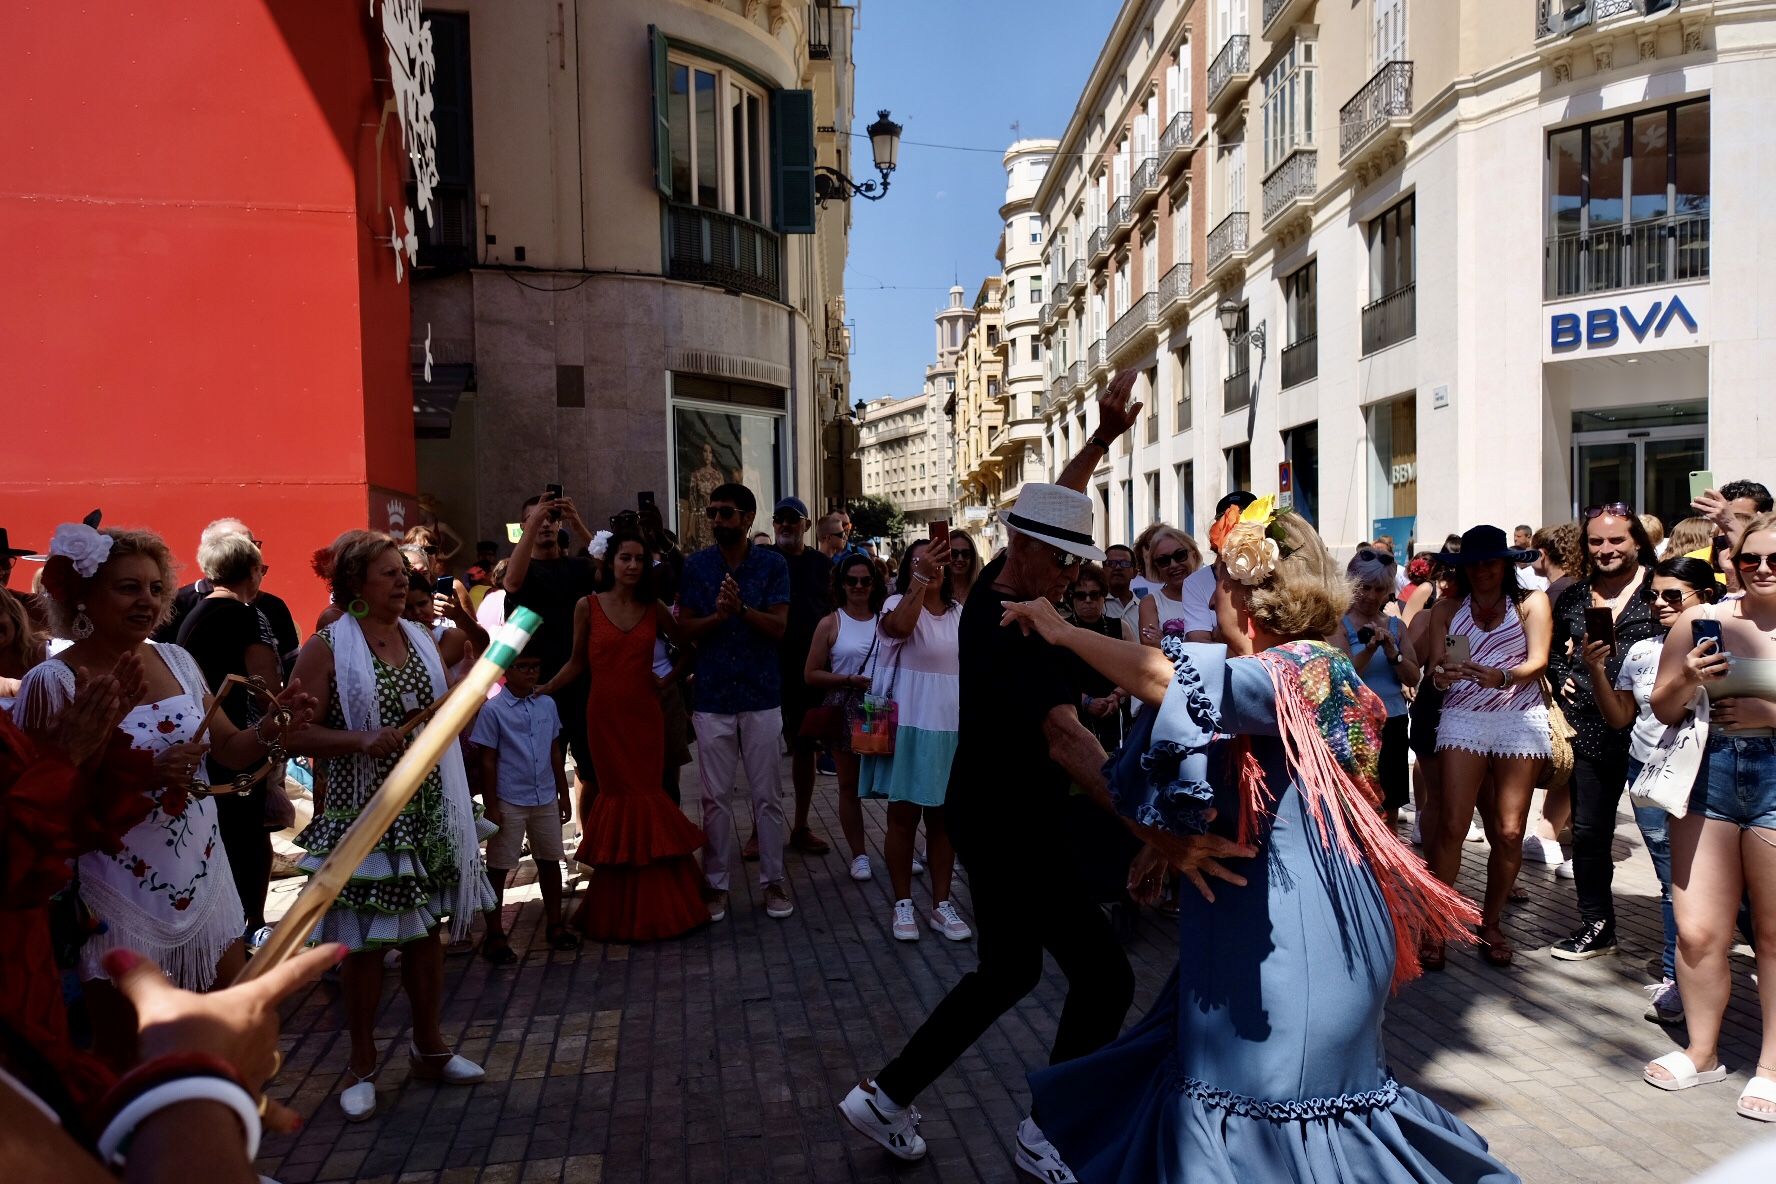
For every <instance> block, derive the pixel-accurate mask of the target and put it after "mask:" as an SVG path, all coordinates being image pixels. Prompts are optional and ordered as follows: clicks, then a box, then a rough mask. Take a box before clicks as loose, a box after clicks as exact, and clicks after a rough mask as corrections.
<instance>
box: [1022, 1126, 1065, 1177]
mask: <svg viewBox="0 0 1776 1184" xmlns="http://www.w3.org/2000/svg"><path fill="white" fill-rule="evenodd" d="M1017 1166H1018V1170H1019V1171H1022V1172H1027V1173H1028V1174H1030V1175H1032V1176H1035V1177H1036V1178H1037V1179H1038V1180H1042V1181H1044V1182H1045V1184H1079V1178H1078V1177H1077V1176H1075V1175H1074V1174H1073V1169H1072V1168H1070V1167H1068V1166H1067V1161H1066V1160H1064V1159H1062V1158H1061V1153H1060V1152H1059V1151H1056V1150H1055V1148H1054V1144H1053V1143H1050V1142H1049V1141H1048V1139H1047V1137H1046V1136H1044V1135H1043V1133H1042V1128H1041V1127H1039V1126H1037V1125H1036V1120H1035V1119H1033V1118H1026V1119H1024V1120H1023V1121H1022V1122H1020V1123H1018V1129H1017Z"/></svg>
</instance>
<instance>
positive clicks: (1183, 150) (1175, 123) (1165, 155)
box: [1159, 111, 1195, 173]
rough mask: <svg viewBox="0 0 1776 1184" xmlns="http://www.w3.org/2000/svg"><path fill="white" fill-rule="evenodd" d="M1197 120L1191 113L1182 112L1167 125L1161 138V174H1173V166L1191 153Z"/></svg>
mask: <svg viewBox="0 0 1776 1184" xmlns="http://www.w3.org/2000/svg"><path fill="white" fill-rule="evenodd" d="M1194 124H1195V120H1194V119H1193V118H1192V116H1191V114H1190V112H1188V111H1180V112H1178V113H1177V114H1176V115H1174V116H1172V120H1171V122H1170V123H1168V124H1166V127H1165V131H1164V132H1163V133H1161V135H1160V137H1159V167H1160V171H1161V172H1167V173H1169V172H1171V171H1172V166H1173V165H1174V164H1178V163H1180V162H1181V161H1183V160H1184V158H1185V156H1186V155H1187V154H1188V153H1189V151H1190V144H1191V139H1192V137H1193V136H1194V135H1195V126H1194Z"/></svg>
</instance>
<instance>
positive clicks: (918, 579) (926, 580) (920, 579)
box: [910, 571, 931, 585]
mask: <svg viewBox="0 0 1776 1184" xmlns="http://www.w3.org/2000/svg"><path fill="white" fill-rule="evenodd" d="M910 578H911V579H912V581H913V582H914V583H915V584H925V585H929V584H930V583H931V577H930V576H922V575H920V574H919V573H918V572H917V571H915V572H913V574H912V576H911V577H910Z"/></svg>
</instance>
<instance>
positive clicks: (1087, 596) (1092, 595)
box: [1073, 592, 1104, 600]
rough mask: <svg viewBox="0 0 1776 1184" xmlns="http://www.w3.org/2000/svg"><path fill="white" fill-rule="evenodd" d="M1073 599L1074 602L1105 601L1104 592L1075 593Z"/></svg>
mask: <svg viewBox="0 0 1776 1184" xmlns="http://www.w3.org/2000/svg"><path fill="white" fill-rule="evenodd" d="M1073 599H1074V600H1102V599H1104V594H1103V593H1102V592H1075V593H1073Z"/></svg>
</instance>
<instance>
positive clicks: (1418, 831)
mask: <svg viewBox="0 0 1776 1184" xmlns="http://www.w3.org/2000/svg"><path fill="white" fill-rule="evenodd" d="M1407 841H1408V842H1410V843H1411V844H1412V845H1413V846H1414V847H1422V846H1424V841H1425V835H1424V827H1423V826H1422V825H1420V824H1419V821H1418V816H1417V815H1416V814H1415V815H1413V817H1412V834H1411V836H1410V837H1409V839H1408V840H1407Z"/></svg>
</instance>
